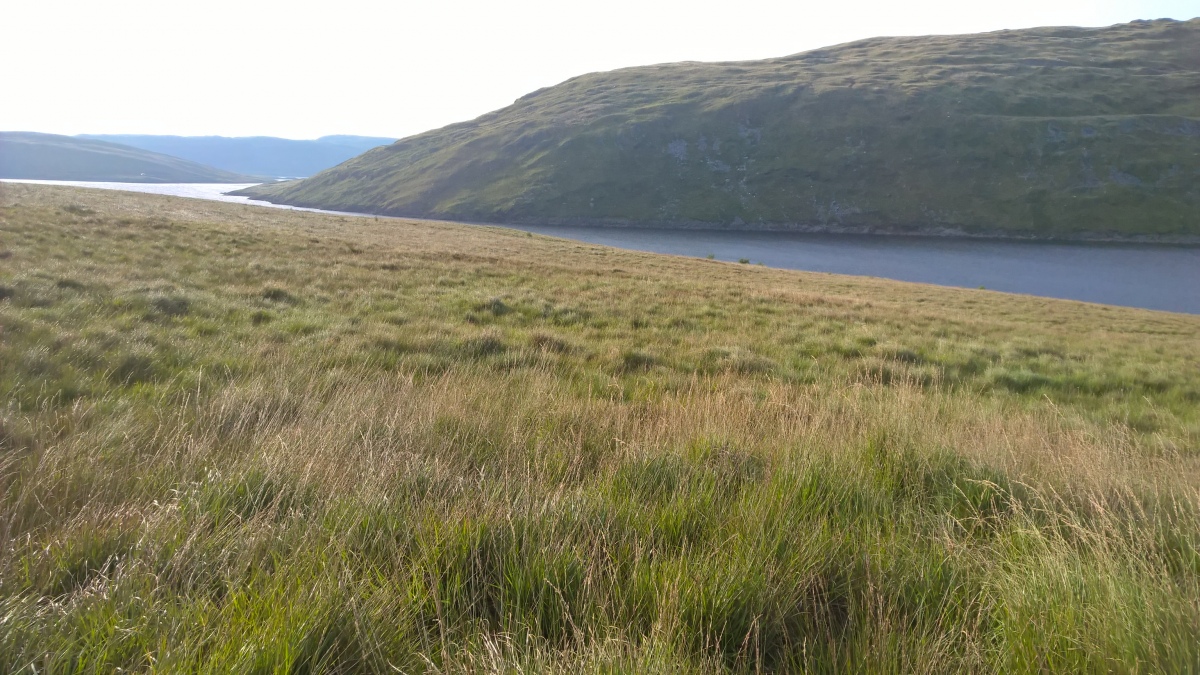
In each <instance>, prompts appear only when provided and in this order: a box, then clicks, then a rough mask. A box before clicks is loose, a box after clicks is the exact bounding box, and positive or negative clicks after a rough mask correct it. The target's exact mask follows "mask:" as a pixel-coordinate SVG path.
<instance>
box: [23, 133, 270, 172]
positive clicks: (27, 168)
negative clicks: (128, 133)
mask: <svg viewBox="0 0 1200 675" xmlns="http://www.w3.org/2000/svg"><path fill="white" fill-rule="evenodd" d="M0 178H26V179H37V180H83V181H112V182H119V183H258V182H261V181H262V178H261V177H258V178H256V177H254V176H247V175H244V174H239V173H235V172H232V171H223V170H221V169H214V168H213V167H211V166H204V165H203V164H198V163H196V162H191V161H188V160H186V159H180V158H178V157H171V156H168V155H163V154H159V153H156V152H147V151H146V150H142V149H140V148H132V147H129V146H128V145H120V144H118V143H107V142H104V141H95V140H89V139H84V138H76V137H73V136H59V135H56V134H38V133H32V132H25V131H2V132H0Z"/></svg>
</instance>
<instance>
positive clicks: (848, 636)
mask: <svg viewBox="0 0 1200 675" xmlns="http://www.w3.org/2000/svg"><path fill="white" fill-rule="evenodd" d="M4 189H5V192H4V193H3V195H2V198H0V203H2V204H3V211H2V212H0V217H3V221H2V224H0V237H3V238H2V239H0V249H3V250H5V251H11V252H12V256H11V257H10V258H7V259H5V263H6V265H5V268H4V270H3V271H2V272H0V286H3V287H4V288H6V289H11V290H10V293H9V294H8V296H7V297H6V298H5V299H4V300H0V328H2V329H3V332H2V333H0V359H3V360H0V364H2V370H0V385H2V387H3V388H2V389H0V392H3V397H4V408H3V416H2V417H0V424H2V426H0V488H2V490H0V492H2V495H3V496H2V497H0V541H2V542H3V545H4V555H3V556H2V557H0V671H5V672H30V673H32V672H111V671H115V670H116V669H118V668H120V669H124V670H145V671H157V672H175V671H202V672H360V671H366V672H396V671H400V672H462V671H467V672H526V671H531V672H536V671H570V672H577V671H606V672H609V671H627V672H699V673H707V672H761V671H776V672H779V671H814V672H847V671H852V672H857V671H864V672H963V671H968V672H1030V671H1122V672H1187V671H1192V670H1196V669H1200V648H1198V647H1197V644H1200V642H1198V638H1200V555H1198V554H1197V550H1198V545H1200V502H1198V498H1200V495H1198V494H1197V490H1196V486H1197V463H1196V450H1197V449H1198V446H1197V442H1196V438H1197V437H1196V423H1197V421H1196V411H1195V410H1194V408H1193V407H1189V405H1188V404H1189V402H1191V401H1193V398H1192V397H1193V396H1194V393H1195V391H1196V387H1197V379H1198V378H1200V375H1198V372H1197V370H1196V368H1195V364H1196V361H1195V359H1196V354H1197V353H1198V352H1197V351H1196V350H1194V349H1191V348H1192V347H1194V346H1195V344H1196V340H1197V337H1196V336H1197V332H1196V330H1195V329H1196V328H1197V327H1200V321H1198V320H1197V319H1196V318H1195V317H1183V316H1171V315H1164V314H1154V313H1149V312H1138V311H1133V310H1118V309H1110V308H1100V307H1089V306H1084V305H1080V304H1077V303H1065V302H1064V303H1058V302H1048V301H1040V300H1033V299H1024V298H1014V297H1009V296H1003V295H999V294H992V293H985V292H978V291H955V290H950V289H933V288H925V287H917V286H912V285H902V284H891V283H887V282H879V281H871V280H862V281H859V280H853V279H847V278H842V277H832V276H823V275H803V274H793V273H783V272H776V271H771V270H759V269H747V268H744V267H742V266H737V265H723V264H720V263H710V262H706V261H688V260H683V259H671V258H662V257H657V256H650V255H643V254H633V253H620V252H611V251H606V250H604V249H599V248H596V247H590V246H582V245H577V244H572V243H569V242H559V241H554V240H548V239H544V238H533V239H527V238H525V237H524V236H520V237H517V236H515V235H513V234H509V233H506V232H504V231H498V230H486V229H470V228H466V227H460V226H453V225H442V224H391V225H387V226H385V225H382V224H374V223H368V222H366V221H361V222H360V221H353V220H346V219H338V218H328V217H324V216H316V215H307V214H281V213H263V212H261V211H255V210H252V209H244V208H239V207H234V206H228V205H212V204H197V203H194V202H188V201H184V200H171V199H165V198H157V197H150V196H132V195H119V196H114V195H103V194H96V193H91V192H85V191H73V190H65V189H50V188H27V187H10V186H5V188H4ZM17 202H20V203H19V204H17ZM63 204H80V205H84V206H86V207H87V208H89V209H91V210H92V211H93V212H92V213H90V214H74V213H70V212H65V211H63V210H62V208H61V205H63ZM314 240H316V241H314ZM84 249H86V251H87V253H84V252H83V251H84ZM63 279H70V280H72V281H73V282H74V283H75V284H77V285H75V286H72V285H70V284H68V285H66V286H63V285H62V284H60V283H59V282H60V281H62V280H63ZM918 300H926V301H928V302H927V303H926V302H918ZM927 305H933V306H934V307H935V308H936V309H928V310H927V309H924V308H925V307H926V306H927ZM1014 326H1019V327H1020V329H1019V330H1015V329H1014ZM988 353H995V354H996V355H997V357H996V358H995V359H991V358H990V357H989V356H987V354H988ZM972 359H980V360H981V362H980V363H978V364H976V365H971V363H972V361H971V360H972ZM998 371H1003V372H1010V373H1011V372H1030V373H1039V374H1040V376H1041V377H1043V378H1044V379H1045V380H1046V383H1043V384H1041V385H1039V386H1035V387H1029V388H1025V389H1021V388H1011V387H1005V386H1002V385H1000V384H999V383H1000V382H1002V381H1003V380H1002V379H1000V378H999V377H998V376H997V374H996V373H997V372H998ZM1072 383H1074V384H1072ZM1087 383H1096V384H1095V386H1089V385H1087Z"/></svg>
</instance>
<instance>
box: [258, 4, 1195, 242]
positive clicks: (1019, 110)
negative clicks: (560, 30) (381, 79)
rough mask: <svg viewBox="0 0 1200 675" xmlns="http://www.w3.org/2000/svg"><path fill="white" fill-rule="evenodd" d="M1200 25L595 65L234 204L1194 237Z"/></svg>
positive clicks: (545, 219) (643, 221)
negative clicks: (602, 69) (262, 201)
mask: <svg viewBox="0 0 1200 675" xmlns="http://www.w3.org/2000/svg"><path fill="white" fill-rule="evenodd" d="M1197 45H1200V19H1194V20H1192V21H1186V22H1178V21H1169V20H1163V21H1138V22H1133V23H1129V24H1122V25H1117V26H1111V27H1108V28H1098V29H1090V28H1089V29H1084V28H1035V29H1026V30H1017V31H1000V32H996V33H985V34H978V35H957V36H927V37H903V38H873V39H870V40H862V41H858V42H852V43H849V44H844V45H838V46H834V47H829V48H825V49H819V50H815V51H810V52H805V53H801V54H796V55H793V56H788V57H783V58H776V59H767V60H763V61H747V62H737V63H694V62H688V63H675V64H663V65H655V66H646V67H640V68H627V69H622V70H616V71H612V72H606V73H591V74H587V75H582V76H580V77H576V78H573V79H571V80H568V81H566V82H563V83H561V84H559V85H557V86H554V87H549V88H547V89H543V90H539V91H536V92H533V93H531V94H529V95H527V96H524V97H522V98H521V99H519V100H517V101H516V102H514V103H513V104H512V105H511V106H508V107H506V108H503V109H501V110H497V111H495V112H492V113H489V114H487V115H484V116H482V117H480V118H478V119H475V120H472V121H470V122H464V123H461V124H454V125H451V126H448V127H445V128H442V129H437V130H433V131H429V132H426V133H423V134H419V135H416V136H412V137H410V138H406V139H402V140H401V141H399V142H397V143H395V144H393V145H390V146H387V147H383V148H378V149H375V150H372V151H370V152H367V153H365V154H364V155H361V156H359V157H357V158H355V159H352V160H349V161H347V162H346V163H344V164H342V165H339V166H337V167H334V168H333V169H330V170H328V171H325V172H322V173H321V174H318V175H316V176H314V177H312V178H310V179H307V180H304V181H292V182H287V183H278V184H272V185H263V186H258V187H254V188H250V189H249V190H247V191H246V192H245V194H252V195H255V196H258V197H265V198H267V199H270V200H273V201H278V202H282V203H288V204H297V205H301V206H316V207H321V208H326V209H334V210H342V211H360V212H372V213H382V214H390V215H398V216H420V217H436V218H445V219H451V220H467V221H475V222H508V223H513V222H528V223H550V224H588V225H595V224H606V223H607V224H611V225H620V226H646V225H650V226H660V227H664V226H665V227H707V228H732V229H742V228H770V229H785V230H786V229H792V230H818V231H835V232H888V233H898V234H914V233H916V234H941V233H945V232H947V231H949V232H955V233H959V234H962V233H970V234H978V235H989V236H1007V237H1033V238H1063V239H1134V240H1139V239H1143V238H1148V239H1152V240H1160V241H1190V242H1192V243H1196V242H1200V221H1198V220H1197V218H1196V216H1195V214H1196V213H1197V212H1198V211H1200V191H1198V190H1197V189H1196V185H1197V177H1198V176H1200V103H1198V101H1200V99H1198V98H1197V96H1196V95H1195V92H1196V91H1197V88H1198V87H1200V70H1198V69H1197V67H1196V63H1197V62H1198V59H1200V51H1198V48H1197Z"/></svg>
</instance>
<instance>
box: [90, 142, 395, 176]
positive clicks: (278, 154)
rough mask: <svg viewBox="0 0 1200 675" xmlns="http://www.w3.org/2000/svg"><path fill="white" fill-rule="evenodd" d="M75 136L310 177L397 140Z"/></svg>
mask: <svg viewBox="0 0 1200 675" xmlns="http://www.w3.org/2000/svg"><path fill="white" fill-rule="evenodd" d="M79 138H91V139H94V140H99V141H109V142H112V143H122V144H124V145H131V146H133V147H135V148H142V149H143V150H150V151H151V152H161V153H163V154H167V155H174V156H175V157H183V158H184V159H190V160H192V161H193V162H200V163H201V164H208V165H210V166H215V167H219V168H221V169H225V170H226V171H236V172H238V173H248V174H253V175H256V176H278V177H284V176H287V177H297V176H311V175H313V174H315V173H318V172H320V171H323V170H325V169H328V168H329V167H331V166H335V165H337V164H341V163H342V162H344V161H346V160H348V159H350V158H351V157H354V156H356V155H360V154H362V153H364V152H366V151H367V150H370V149H371V148H375V147H379V146H381V145H387V144H389V143H391V142H393V141H395V140H396V139H394V138H375V137H370V136H322V137H321V138H318V139H316V140H304V141H299V140H293V139H290V138H274V137H271V136H250V137H239V138H227V137H224V136H144V135H98V134H90V135H88V134H85V135H81V136H79Z"/></svg>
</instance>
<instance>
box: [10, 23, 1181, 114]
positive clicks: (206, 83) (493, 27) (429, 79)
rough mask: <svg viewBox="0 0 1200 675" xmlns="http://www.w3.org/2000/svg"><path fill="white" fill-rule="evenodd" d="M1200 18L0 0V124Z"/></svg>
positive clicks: (435, 96) (392, 101)
mask: <svg viewBox="0 0 1200 675" xmlns="http://www.w3.org/2000/svg"><path fill="white" fill-rule="evenodd" d="M1196 16H1200V0H1161V1H1160V0H1091V1H1086V2H1084V1H1076V0H1004V1H1002V2H984V3H973V2H963V0H956V1H953V2H941V1H938V2H934V1H930V2H922V1H920V0H911V1H909V2H896V1H895V0H892V1H890V2H867V1H864V0H822V1H820V2H805V1H793V2H781V1H769V0H736V1H733V2H731V1H730V0H724V1H722V2H710V1H708V0H679V1H676V0H670V1H657V0H606V1H604V2H596V1H589V0H575V1H574V2H572V1H571V0H512V1H508V2H497V1H492V2H474V1H462V0H426V1H388V0H372V1H365V2H364V1H360V0H333V1H327V2H313V1H311V0H291V1H289V2H277V1H275V0H211V1H205V2H201V1H193V0H36V1H34V0H0V73H2V74H3V79H2V80H0V92H2V94H0V96H2V97H3V98H2V99H0V130H6V131H17V130H20V131H41V132H47V133H60V134H80V133H136V134H179V135H222V136H253V135H263V136H282V137H285V138H316V137H318V136H323V135H326V134H361V135H371V136H387V137H395V138H402V137H404V136H408V135H411V134H414V133H419V132H421V131H425V130H428V129H433V128H437V127H441V126H444V125H446V124H450V123H453V122H458V121H463V120H468V119H472V118H474V117H477V116H479V115H481V114H483V113H486V112H488V111H491V110H495V109H497V108H500V107H503V106H506V105H508V104H510V103H512V102H513V101H514V100H515V99H517V98H518V97H520V96H522V95H524V94H526V93H528V92H530V91H533V90H535V89H538V88H540V87H546V86H550V85H553V84H556V83H558V82H561V81H563V80H566V79H568V78H570V77H574V76H576V75H581V74H583V73H587V72H594V71H599V70H611V69H614V68H622V67H627V66H637V65H646V64H651V63H663V62H669V61H732V60H746V59H760V58H768V57H773V56H784V55H787V54H794V53H797V52H801V51H806V50H809V49H815V48H818V47H823V46H828V45H832V44H839V43H842V42H849V41H851V40H856V39H861V38H867V37H874V36H879V35H930V34H951V33H976V32H983V31H991V30H1001V29H1012V28H1027V27H1033V26H1049V25H1055V26H1061V25H1072V26H1106V25H1111V24H1114V23H1122V22H1126V21H1131V20H1134V19H1155V18H1174V19H1181V20H1182V19H1190V18H1193V17H1196Z"/></svg>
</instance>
